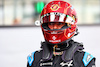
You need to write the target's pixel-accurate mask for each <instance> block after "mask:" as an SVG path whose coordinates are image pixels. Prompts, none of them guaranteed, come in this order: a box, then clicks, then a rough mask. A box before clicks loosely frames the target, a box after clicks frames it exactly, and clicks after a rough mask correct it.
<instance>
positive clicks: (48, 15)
mask: <svg viewBox="0 0 100 67" xmlns="http://www.w3.org/2000/svg"><path fill="white" fill-rule="evenodd" d="M40 19H41V28H42V31H43V35H44V38H45V40H46V41H47V42H49V43H51V44H58V43H62V42H64V41H66V40H68V39H70V38H71V37H73V36H74V35H75V33H76V27H77V26H76V23H77V17H76V11H75V9H74V8H73V6H72V5H71V4H69V3H67V2H65V1H52V2H50V3H48V4H47V5H45V7H44V8H43V10H42V12H41V16H40ZM51 22H52V23H55V22H59V23H65V25H64V26H63V27H62V28H61V29H50V28H49V27H48V23H51Z"/></svg>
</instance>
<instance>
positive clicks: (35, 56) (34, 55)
mask: <svg viewBox="0 0 100 67" xmlns="http://www.w3.org/2000/svg"><path fill="white" fill-rule="evenodd" d="M41 53H42V50H39V51H34V52H32V53H31V54H29V55H28V56H27V62H28V64H29V66H31V65H32V63H33V62H37V61H38V60H40V58H41Z"/></svg>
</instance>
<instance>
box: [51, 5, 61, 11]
mask: <svg viewBox="0 0 100 67" xmlns="http://www.w3.org/2000/svg"><path fill="white" fill-rule="evenodd" d="M59 8H60V7H59V5H58V4H53V5H52V6H51V7H50V9H51V10H52V11H56V10H58V9H59Z"/></svg>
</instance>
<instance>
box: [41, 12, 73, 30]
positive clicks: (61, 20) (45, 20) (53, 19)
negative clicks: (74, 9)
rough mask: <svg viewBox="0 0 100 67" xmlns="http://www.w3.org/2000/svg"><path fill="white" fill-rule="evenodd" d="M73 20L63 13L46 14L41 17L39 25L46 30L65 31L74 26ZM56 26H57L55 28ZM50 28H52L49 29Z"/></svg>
mask: <svg viewBox="0 0 100 67" xmlns="http://www.w3.org/2000/svg"><path fill="white" fill-rule="evenodd" d="M74 22H75V18H74V17H71V16H69V15H66V14H63V13H55V12H53V13H47V14H45V15H43V16H41V24H42V27H43V28H44V29H47V30H59V29H65V28H68V27H70V26H71V24H74ZM56 26H58V27H57V28H56ZM51 27H52V28H51Z"/></svg>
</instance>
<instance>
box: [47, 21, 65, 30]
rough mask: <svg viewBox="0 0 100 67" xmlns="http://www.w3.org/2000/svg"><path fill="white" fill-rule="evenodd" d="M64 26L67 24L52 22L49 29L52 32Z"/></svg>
mask: <svg viewBox="0 0 100 67" xmlns="http://www.w3.org/2000/svg"><path fill="white" fill-rule="evenodd" d="M64 25H65V23H61V22H50V23H48V27H49V28H50V29H51V30H53V29H61V28H62V27H63V26H64Z"/></svg>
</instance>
